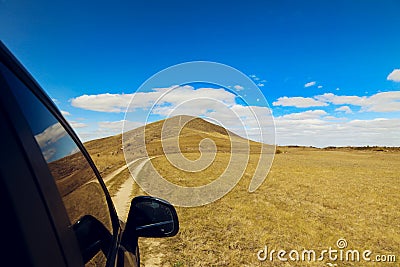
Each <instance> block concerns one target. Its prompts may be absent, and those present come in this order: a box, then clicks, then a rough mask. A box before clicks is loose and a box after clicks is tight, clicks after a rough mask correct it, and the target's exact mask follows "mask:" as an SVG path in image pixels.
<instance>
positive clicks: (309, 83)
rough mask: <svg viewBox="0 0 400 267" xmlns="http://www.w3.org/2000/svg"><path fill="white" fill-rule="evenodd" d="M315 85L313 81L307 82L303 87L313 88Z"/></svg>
mask: <svg viewBox="0 0 400 267" xmlns="http://www.w3.org/2000/svg"><path fill="white" fill-rule="evenodd" d="M315 84H316V82H315V81H312V82H308V83H306V84H305V85H304V87H311V86H314V85H315Z"/></svg>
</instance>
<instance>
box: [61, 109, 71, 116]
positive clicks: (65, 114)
mask: <svg viewBox="0 0 400 267" xmlns="http://www.w3.org/2000/svg"><path fill="white" fill-rule="evenodd" d="M61 114H62V115H63V116H70V115H71V113H69V112H68V111H65V110H61Z"/></svg>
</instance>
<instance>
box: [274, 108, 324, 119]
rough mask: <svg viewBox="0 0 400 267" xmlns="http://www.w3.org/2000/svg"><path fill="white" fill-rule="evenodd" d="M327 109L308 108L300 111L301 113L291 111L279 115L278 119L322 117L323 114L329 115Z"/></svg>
mask: <svg viewBox="0 0 400 267" xmlns="http://www.w3.org/2000/svg"><path fill="white" fill-rule="evenodd" d="M327 114H328V113H326V111H324V110H320V109H317V110H307V111H304V112H299V113H290V114H286V115H283V116H280V117H277V119H285V120H305V119H316V118H320V117H321V116H324V115H327Z"/></svg>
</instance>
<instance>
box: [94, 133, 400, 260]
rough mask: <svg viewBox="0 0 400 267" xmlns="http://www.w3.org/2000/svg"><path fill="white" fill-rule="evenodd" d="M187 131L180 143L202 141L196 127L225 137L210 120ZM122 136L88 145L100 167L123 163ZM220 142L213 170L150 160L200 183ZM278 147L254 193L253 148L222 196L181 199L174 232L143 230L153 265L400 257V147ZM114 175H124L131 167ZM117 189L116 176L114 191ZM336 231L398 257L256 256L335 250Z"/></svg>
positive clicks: (180, 180) (173, 176)
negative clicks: (205, 201) (191, 202)
mask: <svg viewBox="0 0 400 267" xmlns="http://www.w3.org/2000/svg"><path fill="white" fill-rule="evenodd" d="M211 130H212V129H211ZM186 133H187V135H186V136H187V137H186V139H184V140H182V142H184V143H185V146H186V147H187V148H189V147H190V146H192V147H196V148H198V142H197V141H198V140H197V139H198V138H195V137H193V134H194V133H196V134H197V135H198V136H207V137H210V136H213V134H214V135H215V136H216V137H217V138H222V137H221V133H218V134H215V133H213V132H212V131H211V132H210V129H208V132H207V131H204V132H203V133H201V132H200V131H199V129H194V130H193V131H192V132H191V134H188V132H186ZM189 138H190V139H189ZM104 140H105V141H104ZM118 140H121V137H120V136H116V137H110V138H108V139H103V140H100V141H97V140H96V141H92V143H89V144H88V148H89V151H90V153H91V154H92V157H93V159H94V160H95V162H96V164H99V165H100V170H101V171H102V172H103V173H109V172H111V171H112V170H113V169H116V168H118V167H120V166H121V165H122V164H121V162H122V161H123V157H122V158H121V154H122V153H121V152H120V150H119V149H120V146H121V144H120V143H119V144H118ZM191 140H192V141H191ZM157 142H158V145H159V144H160V142H159V140H158V139H157V138H153V139H152V140H151V141H149V142H148V145H149V147H150V148H152V149H153V151H157V150H156V146H157ZM103 143H108V145H102V144H103ZM110 143H112V144H117V145H115V146H111V145H110ZM216 143H217V146H218V144H219V143H218V141H216ZM222 143H223V142H222ZM152 144H153V145H154V147H152ZM253 145H254V144H253ZM223 149H224V148H222V147H221V148H220V150H221V151H219V153H218V154H217V156H216V160H215V164H213V165H212V166H210V167H211V169H208V170H205V171H203V172H200V173H190V172H183V171H181V170H179V169H176V168H175V167H173V166H172V165H171V164H169V163H168V161H167V159H166V157H165V156H163V155H162V153H160V154H158V157H156V158H153V159H152V163H153V165H154V166H155V168H156V169H157V170H158V171H159V172H160V173H162V175H163V176H164V177H166V178H167V179H168V180H169V181H171V182H174V183H176V184H183V185H186V186H198V185H201V184H204V183H207V182H208V181H209V179H210V177H211V176H212V175H210V174H211V173H210V172H212V173H218V172H220V171H221V170H222V169H223V168H224V166H225V164H226V162H227V161H228V157H229V153H224V151H222V150H223ZM278 149H279V152H280V153H278V154H276V155H275V159H274V162H273V165H272V169H271V171H270V173H269V175H268V176H267V179H266V180H265V182H264V183H263V184H262V186H260V188H259V189H258V190H257V191H255V192H254V193H249V192H248V191H247V188H248V186H249V183H250V180H251V178H252V174H253V172H254V169H255V166H256V164H257V161H258V155H257V153H254V154H251V156H250V161H249V164H248V166H247V169H246V170H245V172H244V175H243V177H242V179H241V180H240V182H239V183H238V185H237V186H236V187H235V188H234V189H233V190H232V191H231V192H230V193H228V194H227V195H226V196H225V197H223V198H221V199H220V200H218V201H216V202H214V203H211V204H209V205H205V206H202V207H195V208H182V207H177V212H178V216H179V219H180V232H179V234H178V235H177V236H175V237H172V238H167V239H142V240H141V241H140V243H141V257H142V263H146V262H147V263H148V262H149V259H151V258H152V257H155V256H157V257H159V260H158V261H156V263H152V265H153V266H174V267H178V266H335V265H333V264H337V265H336V266H399V265H398V264H399V261H400V249H399V248H400V210H399V208H398V207H399V206H400V194H399V193H400V151H399V150H398V149H386V148H384V149H380V148H368V149H352V148H341V149H336V148H330V149H316V148H304V147H279V148H278ZM117 151H119V152H118V153H117ZM113 152H114V153H113ZM225 152H226V151H225ZM153 155H156V153H153ZM185 155H186V156H187V157H188V158H191V159H194V158H196V157H198V156H199V153H198V152H197V151H194V152H191V151H190V149H187V150H186V151H185ZM114 159H115V161H114ZM110 166H111V167H110ZM118 177H120V178H118V179H123V180H126V179H128V178H129V173H128V172H124V173H121V175H119V176H118ZM204 181H206V182H204ZM119 184H122V182H120V183H119ZM117 190H118V189H116V188H115V184H114V188H112V191H113V192H115V191H117ZM137 194H141V191H140V189H139V188H138V187H137V185H136V186H133V188H132V194H131V195H132V197H133V196H135V195H137ZM340 238H344V239H346V241H347V243H348V246H347V248H346V249H345V250H349V249H351V250H359V251H360V252H362V251H364V250H371V251H372V254H371V256H370V258H371V259H372V260H374V259H375V256H376V255H378V254H380V255H396V262H395V263H387V262H386V263H377V262H365V261H362V259H361V261H360V262H354V261H332V260H329V259H328V256H325V258H324V260H323V261H318V260H317V261H315V262H313V261H311V262H309V261H290V260H289V261H287V262H283V261H280V260H278V259H277V257H276V254H275V255H274V259H273V261H270V260H268V259H267V260H266V261H263V262H261V261H259V260H258V259H257V252H258V251H259V250H261V249H264V247H265V246H268V249H269V250H272V249H274V250H276V251H278V250H280V249H283V250H286V251H287V252H289V251H291V250H297V251H299V252H301V251H303V250H311V249H312V250H315V251H316V252H317V258H318V257H319V253H320V252H321V251H322V250H324V249H329V248H330V247H331V248H332V249H337V246H336V241H337V240H338V239H340ZM286 257H288V256H287V254H286ZM329 264H331V265H329Z"/></svg>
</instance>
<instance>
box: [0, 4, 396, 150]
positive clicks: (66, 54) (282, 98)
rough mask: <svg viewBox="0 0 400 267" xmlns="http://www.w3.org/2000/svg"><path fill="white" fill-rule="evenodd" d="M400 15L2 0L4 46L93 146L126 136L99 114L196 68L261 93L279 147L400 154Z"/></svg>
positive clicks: (372, 7) (343, 8)
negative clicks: (218, 68)
mask: <svg viewBox="0 0 400 267" xmlns="http://www.w3.org/2000/svg"><path fill="white" fill-rule="evenodd" d="M398 10H400V2H399V1H396V0H393V1H368V0H367V1H361V0H359V1H354V0H346V1H117V2H115V3H114V2H110V1H80V2H78V1H75V2H74V1H65V2H55V1H16V0H13V1H11V0H2V1H0V38H1V39H2V41H3V42H4V43H5V44H6V46H7V47H8V48H9V49H10V50H11V51H12V52H13V53H14V54H15V55H16V56H17V58H18V59H19V60H20V61H21V62H22V63H23V64H24V65H25V66H26V68H27V69H28V70H29V71H30V72H31V74H32V75H33V76H34V77H35V78H36V79H37V81H38V82H39V83H40V84H41V86H42V87H43V88H44V89H45V90H46V92H47V93H48V94H49V95H50V96H51V97H52V98H53V99H55V101H56V103H57V105H58V106H59V107H60V108H61V110H63V111H64V113H65V114H68V115H66V117H67V119H68V120H69V121H71V124H72V125H73V126H74V127H75V128H76V131H77V132H78V133H79V134H80V135H81V137H82V138H83V139H85V140H88V139H92V138H97V137H100V136H106V135H110V134H115V133H118V131H119V132H120V130H121V129H120V128H121V127H120V125H121V124H120V123H119V122H120V121H121V120H123V119H124V112H120V111H119V112H115V111H111V112H110V110H107V109H104V110H100V111H99V110H98V109H96V108H94V107H93V105H91V104H95V102H96V101H100V102H98V103H100V104H101V105H103V106H104V107H107V105H108V104H109V105H113V104H110V103H111V102H112V101H113V100H111V98H114V99H117V98H118V97H120V96H122V94H127V95H128V96H129V95H130V94H132V93H133V92H135V91H136V90H137V89H138V88H139V87H140V85H141V84H142V83H144V82H145V81H146V80H147V79H148V78H150V77H151V76H152V75H154V74H156V73H157V72H159V71H161V70H163V69H165V68H167V67H170V66H172V65H175V64H179V63H183V62H189V61H199V60H200V61H212V62H219V63H223V64H226V65H229V66H232V67H233V68H236V69H237V70H240V71H241V72H243V73H244V74H246V75H247V76H248V77H249V78H250V79H252V80H253V81H254V82H255V84H258V85H259V89H260V90H261V92H262V94H263V95H264V96H265V98H266V100H267V101H268V103H269V106H270V107H271V109H272V112H273V116H274V119H275V124H276V134H277V137H276V142H277V143H278V144H299V145H314V146H328V145H390V146H400V135H399V134H398V132H399V130H400V70H399V69H400V34H399V32H400V16H399V15H398ZM172 85H173V84H164V85H161V84H160V87H164V88H168V87H170V86H172ZM235 85H237V84H234V83H232V85H231V86H232V88H233V86H235ZM195 89H196V88H195ZM195 89H194V90H195ZM238 91H241V90H238ZM243 92H246V94H248V95H252V94H255V91H254V90H250V89H248V88H245V90H244V91H241V93H242V94H243ZM106 94H108V95H106ZM83 95H89V96H93V97H92V98H91V99H90V100H89V103H84V98H82V96H83ZM118 99H119V98H118ZM77 100H79V101H77ZM74 103H75V104H74ZM76 103H80V104H76ZM121 105H122V104H121ZM250 105H254V106H257V105H258V103H256V102H252V103H250ZM122 107H123V105H122ZM138 117H140V116H138ZM134 120H135V119H134V115H132V122H131V123H132V126H136V125H140V123H142V121H140V119H137V120H136V121H134Z"/></svg>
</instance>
